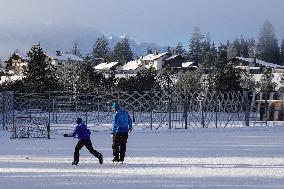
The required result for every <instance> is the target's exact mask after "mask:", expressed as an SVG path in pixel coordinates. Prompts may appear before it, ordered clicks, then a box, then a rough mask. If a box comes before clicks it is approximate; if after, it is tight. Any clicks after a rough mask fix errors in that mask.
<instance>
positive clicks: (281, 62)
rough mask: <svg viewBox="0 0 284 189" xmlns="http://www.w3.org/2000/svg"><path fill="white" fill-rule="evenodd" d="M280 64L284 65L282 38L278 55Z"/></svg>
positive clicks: (283, 40) (283, 42) (283, 43)
mask: <svg viewBox="0 0 284 189" xmlns="http://www.w3.org/2000/svg"><path fill="white" fill-rule="evenodd" d="M279 62H280V64H281V65H282V66H283V65H284V39H282V41H281V55H280V61H279Z"/></svg>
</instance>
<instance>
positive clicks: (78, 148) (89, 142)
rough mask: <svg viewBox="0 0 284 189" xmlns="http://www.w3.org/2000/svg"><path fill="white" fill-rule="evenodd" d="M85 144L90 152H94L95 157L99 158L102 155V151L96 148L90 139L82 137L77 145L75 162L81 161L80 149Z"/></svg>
mask: <svg viewBox="0 0 284 189" xmlns="http://www.w3.org/2000/svg"><path fill="white" fill-rule="evenodd" d="M83 146H86V148H87V149H88V150H89V152H90V153H91V154H93V155H94V156H95V157H97V158H99V156H100V155H101V153H99V152H98V151H96V150H94V148H93V146H92V142H91V140H90V139H87V140H83V139H80V140H79V141H78V143H77V145H76V147H75V152H74V162H77V163H78V162H79V156H80V154H79V151H80V150H81V149H82V147H83Z"/></svg>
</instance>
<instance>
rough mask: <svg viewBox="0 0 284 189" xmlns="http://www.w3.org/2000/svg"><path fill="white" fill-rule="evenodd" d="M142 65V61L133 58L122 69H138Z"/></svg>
mask: <svg viewBox="0 0 284 189" xmlns="http://www.w3.org/2000/svg"><path fill="white" fill-rule="evenodd" d="M140 65H141V61H139V60H133V61H130V62H128V63H127V64H125V65H124V66H122V70H136V69H137V68H138V67H139V66H140Z"/></svg>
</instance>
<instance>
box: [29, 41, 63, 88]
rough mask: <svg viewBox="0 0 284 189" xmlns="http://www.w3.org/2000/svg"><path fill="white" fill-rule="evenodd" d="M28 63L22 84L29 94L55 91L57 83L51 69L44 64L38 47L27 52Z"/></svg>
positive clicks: (42, 55) (44, 56) (43, 56)
mask: <svg viewBox="0 0 284 189" xmlns="http://www.w3.org/2000/svg"><path fill="white" fill-rule="evenodd" d="M28 56H29V58H30V61H29V62H28V67H27V71H25V72H24V74H25V75H26V78H25V79H24V84H25V85H26V87H27V89H28V91H29V92H31V93H33V92H35V93H43V92H45V91H51V90H57V89H58V82H57V79H56V77H55V74H54V72H53V71H52V70H51V67H50V66H48V64H47V63H46V62H45V58H46V55H45V54H44V52H43V50H42V48H41V47H40V45H34V46H33V47H32V48H31V50H30V51H29V52H28Z"/></svg>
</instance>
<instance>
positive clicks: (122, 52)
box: [113, 38, 133, 65]
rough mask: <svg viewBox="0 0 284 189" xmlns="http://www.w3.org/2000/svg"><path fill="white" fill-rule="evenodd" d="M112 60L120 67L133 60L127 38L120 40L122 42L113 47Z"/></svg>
mask: <svg viewBox="0 0 284 189" xmlns="http://www.w3.org/2000/svg"><path fill="white" fill-rule="evenodd" d="M113 60H114V61H117V62H119V63H120V64H122V65H123V64H125V63H127V62H129V61H131V60H133V53H132V50H131V48H130V45H129V43H128V39H127V38H124V39H122V41H120V42H118V43H117V44H116V45H115V47H114V49H113Z"/></svg>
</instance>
